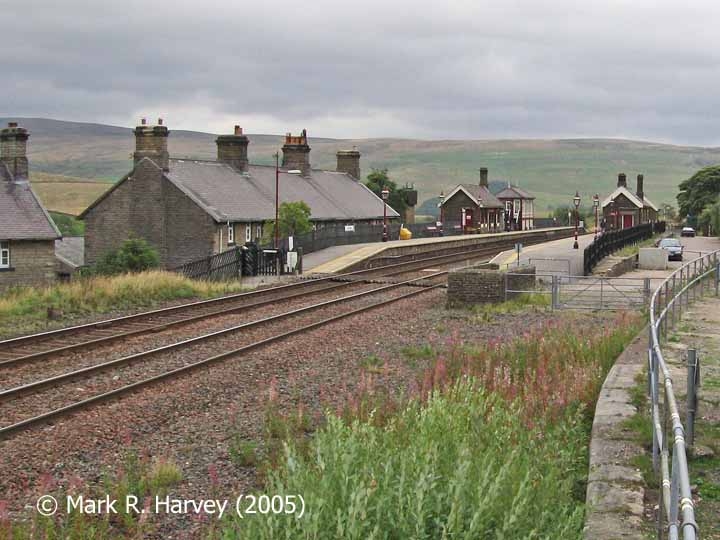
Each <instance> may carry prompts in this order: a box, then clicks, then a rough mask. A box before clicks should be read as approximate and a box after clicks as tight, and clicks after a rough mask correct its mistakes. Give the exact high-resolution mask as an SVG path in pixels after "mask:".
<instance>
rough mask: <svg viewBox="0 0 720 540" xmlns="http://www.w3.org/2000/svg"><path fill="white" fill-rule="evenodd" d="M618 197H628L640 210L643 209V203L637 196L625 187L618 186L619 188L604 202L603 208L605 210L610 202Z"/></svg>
mask: <svg viewBox="0 0 720 540" xmlns="http://www.w3.org/2000/svg"><path fill="white" fill-rule="evenodd" d="M618 195H625V197H627V199H628V200H629V201H630V202H631V203H633V204H634V205H635V206H637V207H638V208H642V207H643V201H641V200H640V199H639V198H638V196H637V195H635V194H634V193H633V192H632V191H630V190H629V189H628V188H626V187H625V186H618V187H617V188H615V191H613V192H612V193H611V194H610V195H608V196H607V198H606V199H605V200H604V201H603V203H602V207H603V208H605V207H606V206H607V205H609V204H610V201H611V200H612V199H617V197H618Z"/></svg>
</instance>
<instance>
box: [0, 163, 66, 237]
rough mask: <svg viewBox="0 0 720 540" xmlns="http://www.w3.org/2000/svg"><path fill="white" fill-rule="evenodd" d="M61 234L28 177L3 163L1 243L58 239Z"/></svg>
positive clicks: (0, 184) (0, 176)
mask: <svg viewBox="0 0 720 540" xmlns="http://www.w3.org/2000/svg"><path fill="white" fill-rule="evenodd" d="M60 237H61V234H60V231H58V229H57V227H55V223H53V221H52V219H50V216H49V215H48V213H47V212H46V211H45V208H43V205H42V204H41V203H40V199H38V197H37V195H35V192H34V191H33V190H32V187H30V182H29V181H28V180H27V179H26V178H20V179H17V180H16V179H13V177H12V175H11V174H10V171H8V170H7V166H6V165H5V164H4V163H2V164H0V240H55V239H56V238H60Z"/></svg>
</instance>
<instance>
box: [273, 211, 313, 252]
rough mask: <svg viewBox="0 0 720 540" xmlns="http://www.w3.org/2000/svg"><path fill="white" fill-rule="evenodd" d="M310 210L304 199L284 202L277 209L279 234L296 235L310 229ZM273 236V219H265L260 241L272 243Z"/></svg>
mask: <svg viewBox="0 0 720 540" xmlns="http://www.w3.org/2000/svg"><path fill="white" fill-rule="evenodd" d="M310 215H311V210H310V207H309V206H308V205H307V203H306V202H305V201H295V202H284V203H282V204H281V205H280V208H279V209H278V218H279V221H280V227H279V228H280V236H281V237H282V238H285V237H288V236H298V235H301V234H306V233H309V232H310V231H311V230H312V223H311V222H310ZM274 237H275V221H266V222H265V224H264V225H263V237H262V242H263V243H264V244H272V243H273V242H274Z"/></svg>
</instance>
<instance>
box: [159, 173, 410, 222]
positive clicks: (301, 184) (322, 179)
mask: <svg viewBox="0 0 720 540" xmlns="http://www.w3.org/2000/svg"><path fill="white" fill-rule="evenodd" d="M164 174H165V177H166V178H167V179H168V180H169V181H170V182H172V183H173V184H174V185H175V186H177V187H178V189H180V190H181V191H183V192H184V193H185V194H186V195H187V196H188V197H190V198H191V199H192V200H194V201H195V203H196V204H198V205H199V206H200V207H201V208H203V209H204V210H205V211H206V212H207V213H208V214H210V216H212V217H213V219H215V220H216V221H218V222H224V221H241V222H242V221H246V222H247V221H265V220H270V219H274V218H275V167H274V166H264V165H250V166H249V167H248V172H247V173H239V172H238V171H237V170H235V169H233V168H232V167H230V166H229V165H226V164H224V163H219V162H216V161H200V160H189V159H171V160H170V170H169V171H168V172H165V173H164ZM293 201H305V202H306V203H307V204H308V206H309V207H310V210H311V216H310V219H312V220H323V221H329V220H340V221H352V220H355V219H378V218H380V219H381V218H382V217H383V202H382V199H380V198H379V197H377V196H376V195H375V194H374V193H373V192H372V191H370V190H369V189H368V188H367V187H366V186H365V185H364V184H363V183H361V182H358V181H357V180H355V179H353V178H352V177H351V176H349V175H348V174H346V173H340V172H334V171H321V170H317V169H313V170H312V171H311V173H310V175H309V176H307V177H303V176H300V175H298V174H289V173H288V172H287V170H285V171H283V170H281V172H280V203H281V204H282V203H283V202H293ZM388 217H390V218H393V217H399V214H398V213H397V212H396V211H395V210H393V209H392V208H390V207H388Z"/></svg>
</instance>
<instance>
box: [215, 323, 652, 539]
mask: <svg viewBox="0 0 720 540" xmlns="http://www.w3.org/2000/svg"><path fill="white" fill-rule="evenodd" d="M643 322H644V321H643V319H642V317H640V316H637V315H632V314H626V313H622V314H619V315H617V317H616V318H615V319H609V320H607V321H605V322H604V323H603V324H602V325H601V327H598V325H597V324H593V325H587V324H586V325H585V326H583V325H582V324H581V323H580V322H579V319H577V318H574V317H568V318H565V319H563V320H562V321H561V322H557V321H554V322H548V323H547V325H546V326H545V327H542V328H537V329H535V330H533V331H529V332H526V333H525V334H523V335H519V336H518V337H517V338H516V339H514V340H511V341H510V342H509V343H505V344H500V343H482V342H481V343H477V344H472V345H467V344H464V343H462V342H456V343H448V344H447V345H446V346H444V348H443V350H435V349H433V348H431V347H430V346H419V347H408V348H405V349H402V351H401V352H402V354H403V356H405V357H406V358H407V359H411V360H419V359H423V360H427V361H429V363H430V365H429V366H427V367H424V368H423V369H421V370H419V372H418V374H417V376H418V386H417V390H416V393H415V394H411V395H403V396H400V397H393V396H391V395H389V394H387V393H384V394H383V393H382V390H383V389H382V388H380V389H378V388H372V387H369V388H368V387H365V388H364V389H363V391H362V392H361V393H359V394H358V395H354V396H350V397H349V398H348V403H347V404H346V405H345V406H344V408H342V411H341V413H340V414H339V415H335V414H331V413H328V415H327V417H326V419H325V422H324V425H323V426H322V427H320V428H319V429H318V430H317V431H316V432H315V434H314V436H313V437H312V438H311V439H308V437H307V436H306V433H307V432H306V431H303V432H300V433H297V429H296V428H294V427H293V426H294V424H295V422H296V421H295V420H294V418H295V416H296V415H295V414H293V413H292V412H291V411H286V412H283V414H282V415H280V413H279V412H278V411H277V410H276V411H275V412H274V414H273V415H272V418H271V422H272V425H274V426H276V425H282V424H285V425H286V426H287V428H286V429H284V428H281V427H274V428H273V429H272V433H269V435H270V436H271V438H272V439H273V440H274V441H277V439H278V438H279V437H282V436H283V435H284V434H285V435H287V434H288V433H291V432H296V434H295V436H290V437H288V438H286V439H285V441H286V442H285V445H284V446H283V447H282V452H281V453H276V454H275V459H274V462H273V466H272V467H269V468H267V469H265V473H264V478H265V485H264V486H263V488H262V490H263V492H266V493H275V494H280V495H302V496H303V497H304V499H305V505H306V514H305V516H304V517H303V518H302V519H296V518H295V517H294V516H287V515H273V516H262V517H260V516H258V517H257V518H255V517H254V516H250V518H249V519H247V518H246V519H244V520H236V519H231V520H229V521H226V522H225V523H224V524H223V526H222V527H221V530H219V531H218V530H213V531H212V532H211V534H210V535H209V537H211V538H223V540H230V539H241V538H253V539H271V538H273V539H274V538H293V539H295V538H299V539H302V538H306V539H310V538H312V539H317V540H320V539H326V538H327V539H339V538H343V539H345V538H357V539H365V538H467V539H471V538H472V539H474V538H557V539H565V538H568V539H579V538H581V536H582V526H583V517H584V515H583V513H584V499H585V482H586V476H587V445H588V438H589V432H590V425H591V422H590V419H591V413H590V411H592V404H594V402H595V400H596V397H597V392H598V391H599V388H600V385H601V383H602V381H603V379H604V377H605V374H606V373H607V370H608V369H609V367H610V365H612V363H613V361H614V359H615V358H616V357H617V355H618V354H619V353H620V352H621V351H622V349H623V348H624V347H625V345H626V344H627V343H628V342H629V341H630V340H631V339H632V337H634V335H635V334H636V333H637V331H638V330H639V328H640V326H641V325H642V324H643ZM270 410H273V409H272V408H271V409H270ZM277 448H278V445H277V444H275V449H277Z"/></svg>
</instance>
